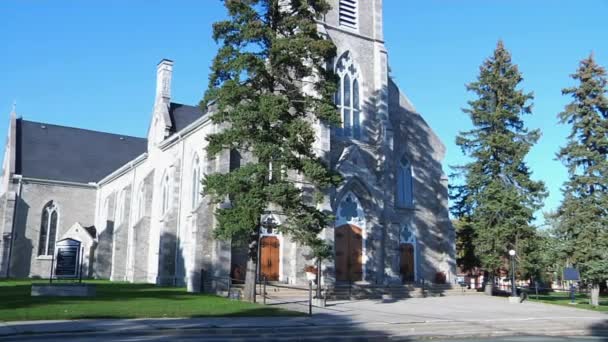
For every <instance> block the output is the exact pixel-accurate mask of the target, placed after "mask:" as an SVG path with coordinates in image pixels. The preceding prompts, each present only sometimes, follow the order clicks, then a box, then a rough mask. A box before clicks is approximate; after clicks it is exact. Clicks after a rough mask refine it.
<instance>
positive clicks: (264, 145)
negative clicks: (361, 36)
mask: <svg viewBox="0 0 608 342" xmlns="http://www.w3.org/2000/svg"><path fill="white" fill-rule="evenodd" d="M224 5H225V7H226V9H227V10H228V14H229V18H228V19H227V20H225V21H220V22H217V23H215V24H214V26H213V37H214V39H215V40H216V42H218V43H219V44H220V49H219V51H218V53H217V56H216V57H215V59H214V61H213V65H212V67H211V69H212V72H211V75H210V82H209V89H208V90H207V92H206V94H205V97H204V99H203V101H202V105H206V104H208V103H212V102H213V103H214V105H213V106H214V107H215V109H214V112H213V114H212V117H211V118H212V120H213V122H214V123H215V124H217V125H220V126H221V127H222V129H221V130H220V131H219V132H218V133H215V134H212V135H210V136H209V137H208V141H209V145H208V148H207V151H208V154H209V156H210V157H213V156H214V155H216V154H218V153H220V152H221V151H226V150H229V149H234V150H238V151H240V152H241V153H242V154H243V155H245V156H248V158H247V159H248V162H247V163H245V165H242V166H241V167H240V168H238V169H236V170H232V171H231V172H229V173H226V174H218V173H216V174H211V175H208V176H207V177H206V178H205V180H204V185H205V191H206V193H208V194H210V195H211V196H212V198H214V199H215V201H216V202H223V201H226V200H228V201H229V202H230V203H229V204H230V205H228V206H226V205H224V206H221V207H218V208H217V209H216V211H215V215H216V217H217V222H218V225H217V227H216V229H215V234H216V237H218V238H220V239H232V240H233V241H235V240H243V239H244V240H245V241H246V242H247V243H248V244H249V261H248V263H247V273H246V286H245V298H246V299H249V300H251V299H253V298H254V296H255V292H254V291H255V281H256V279H255V278H256V269H257V265H256V263H257V251H258V245H257V244H258V238H259V231H260V225H261V223H262V222H261V219H262V215H263V214H264V212H265V211H267V210H269V209H276V210H277V211H278V212H279V213H280V214H281V215H283V216H284V217H286V219H285V221H284V222H283V223H282V224H281V226H279V227H277V228H278V230H279V231H282V232H283V233H285V234H287V235H289V236H290V237H291V238H292V239H293V240H295V241H297V242H298V243H301V244H303V245H305V246H309V247H311V248H312V251H313V253H314V255H315V256H317V257H318V258H323V257H327V256H328V255H329V254H330V253H329V251H330V249H329V246H327V245H326V244H325V243H324V241H323V240H321V239H320V238H319V237H318V236H319V233H320V232H321V231H322V230H323V228H325V227H327V226H328V225H329V223H330V222H331V220H330V215H329V214H327V213H325V212H322V211H320V210H318V209H317V206H315V205H314V203H313V204H311V203H306V202H305V201H304V200H303V197H302V190H301V189H300V188H299V187H298V186H296V184H294V182H293V181H294V177H295V176H294V175H301V176H303V177H304V179H305V181H306V182H308V183H310V184H312V185H313V186H314V188H315V189H316V191H317V195H318V196H315V198H316V199H317V200H320V198H321V197H322V196H321V195H320V193H321V192H322V190H323V189H325V188H327V187H329V186H333V185H336V184H337V183H338V182H339V181H340V178H339V177H338V176H337V175H335V174H334V173H332V172H331V171H330V170H329V169H328V167H327V165H325V163H324V162H323V161H322V160H321V159H320V158H318V157H317V156H316V155H315V153H314V151H313V142H314V141H315V132H314V130H313V125H312V123H313V122H315V121H317V120H320V121H321V122H323V123H325V124H329V125H334V124H337V123H339V120H340V118H339V115H338V113H337V110H336V107H335V105H334V103H333V95H334V93H335V92H336V89H337V77H336V75H335V74H334V73H333V72H332V71H331V70H326V69H325V68H324V66H325V65H326V63H327V61H329V60H331V59H332V58H334V57H335V55H336V48H335V46H334V44H333V43H332V42H331V41H329V40H326V39H324V38H323V37H321V36H320V35H319V33H318V32H317V20H319V19H320V18H322V16H323V15H324V14H325V13H327V11H328V10H329V5H328V4H327V2H326V1H324V0H224Z"/></svg>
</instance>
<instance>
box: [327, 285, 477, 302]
mask: <svg viewBox="0 0 608 342" xmlns="http://www.w3.org/2000/svg"><path fill="white" fill-rule="evenodd" d="M477 294H478V292H477V291H476V290H468V289H462V288H460V287H458V288H457V287H452V286H451V285H430V286H429V285H426V286H424V287H423V286H422V285H419V284H405V285H394V286H378V285H350V286H349V285H338V286H335V287H333V288H330V289H328V291H327V298H328V299H329V300H349V299H350V300H353V299H382V298H385V299H386V298H390V299H405V298H424V297H446V296H463V295H477Z"/></svg>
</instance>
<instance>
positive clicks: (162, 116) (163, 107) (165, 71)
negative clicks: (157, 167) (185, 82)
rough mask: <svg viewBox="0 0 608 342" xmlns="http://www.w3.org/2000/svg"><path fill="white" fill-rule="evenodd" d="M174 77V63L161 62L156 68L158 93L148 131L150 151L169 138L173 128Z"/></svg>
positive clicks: (167, 60)
mask: <svg viewBox="0 0 608 342" xmlns="http://www.w3.org/2000/svg"><path fill="white" fill-rule="evenodd" d="M172 76H173V61H171V60H169V59H163V60H161V61H160V62H159V63H158V65H157V67H156V93H155V97H154V112H153V113H152V122H151V123H150V130H149V131H148V150H150V147H152V146H155V145H157V144H158V143H160V142H161V141H163V140H164V139H165V138H166V137H168V136H169V134H170V132H171V128H172V122H171V116H170V115H169V106H170V104H171V78H172Z"/></svg>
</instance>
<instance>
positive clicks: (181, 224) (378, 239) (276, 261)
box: [0, 0, 455, 291]
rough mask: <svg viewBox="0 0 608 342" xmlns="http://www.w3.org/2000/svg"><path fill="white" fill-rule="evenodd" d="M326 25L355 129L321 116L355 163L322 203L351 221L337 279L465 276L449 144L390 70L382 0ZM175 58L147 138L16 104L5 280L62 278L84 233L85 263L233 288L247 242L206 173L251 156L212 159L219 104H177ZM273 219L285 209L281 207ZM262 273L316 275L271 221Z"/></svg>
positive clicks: (7, 172) (97, 270)
mask: <svg viewBox="0 0 608 342" xmlns="http://www.w3.org/2000/svg"><path fill="white" fill-rule="evenodd" d="M332 5H333V9H332V10H331V11H330V12H329V13H328V14H327V15H326V16H325V18H324V20H323V22H320V23H319V30H321V32H322V33H323V34H325V35H326V36H327V37H328V39H331V40H332V41H334V42H335V44H336V46H337V48H338V58H336V60H335V61H332V63H331V64H332V65H331V67H333V68H335V71H336V73H337V74H338V75H339V76H340V90H339V92H338V94H336V104H337V106H338V109H339V111H340V113H341V116H342V127H339V128H331V129H330V128H329V127H326V126H324V125H322V124H318V123H317V124H315V129H316V131H317V140H316V142H315V150H316V151H317V153H318V154H319V155H320V156H322V157H323V158H325V159H326V161H327V162H328V163H329V165H330V166H331V167H332V168H334V169H335V170H337V171H339V172H340V173H341V174H342V175H343V176H344V182H343V184H342V185H340V186H339V187H338V188H336V189H331V190H330V191H329V192H328V193H327V194H326V195H327V196H326V201H324V203H322V204H320V206H322V207H323V209H327V210H331V211H332V212H333V213H334V215H335V217H336V222H335V224H334V225H333V226H332V227H328V228H326V229H325V230H324V232H323V233H322V234H323V237H324V238H325V239H326V240H327V241H328V242H329V243H330V244H331V245H333V246H334V252H335V257H334V258H333V260H329V261H325V262H324V263H323V265H322V274H323V282H324V283H325V284H327V285H331V284H340V283H364V284H383V285H387V284H399V283H403V282H415V281H420V280H422V279H425V280H427V281H442V280H443V279H445V280H446V281H454V280H455V279H454V274H455V261H454V258H455V255H454V254H455V246H454V240H455V233H454V230H453V228H452V226H451V223H450V220H449V216H448V199H447V178H446V176H445V174H444V172H443V169H442V160H443V157H444V154H445V147H444V145H443V144H442V143H441V141H440V139H439V138H438V137H437V136H436V135H435V134H434V133H433V131H432V129H431V128H430V127H429V126H428V125H427V123H426V122H425V121H424V119H423V118H422V116H421V115H420V114H419V113H418V112H417V111H416V110H415V108H414V107H413V106H412V104H411V103H410V101H409V100H408V99H407V97H406V96H405V95H404V94H403V92H402V91H401V90H400V89H399V87H398V86H397V85H396V83H395V82H394V81H393V80H392V79H391V77H390V76H389V72H388V70H389V69H388V54H387V51H386V48H385V46H384V36H383V31H382V30H383V24H382V20H383V19H382V1H381V0H370V1H367V0H366V1H361V0H359V1H358V0H333V1H332ZM172 72H173V62H172V61H170V60H162V61H161V62H160V63H159V64H158V66H157V85H156V94H155V99H154V109H153V112H152V115H151V120H150V123H149V133H148V136H147V137H146V138H138V137H130V136H124V135H117V134H110V133H104V132H97V131H92V130H84V129H78V128H70V127H63V126H57V125H52V124H47V123H39V122H32V121H27V120H26V119H24V118H18V117H17V115H16V113H14V112H13V113H11V117H10V125H9V133H8V140H7V145H6V149H5V154H4V164H3V174H2V185H1V186H2V188H1V192H2V194H1V196H0V239H1V240H0V277H41V278H45V277H48V276H49V274H50V270H51V261H52V258H53V253H54V250H55V242H56V241H59V240H61V239H63V238H73V239H76V240H78V241H81V242H82V244H83V246H84V249H85V253H84V264H83V265H84V266H83V267H84V268H83V269H84V275H85V276H88V277H94V278H105V279H111V280H115V281H130V282H147V283H156V284H159V285H181V286H187V287H188V289H189V290H190V291H200V290H205V291H207V290H213V291H220V290H222V289H224V288H225V287H226V284H227V283H229V280H228V279H229V278H237V279H238V278H241V277H243V276H244V265H245V262H246V251H244V250H243V247H241V246H238V245H236V244H233V243H231V242H230V241H220V240H216V239H214V237H213V229H214V226H215V224H216V223H215V218H214V215H213V212H214V209H215V204H212V203H210V200H209V198H208V197H207V196H205V195H204V194H202V188H201V183H200V180H201V178H202V177H204V175H205V174H209V173H213V172H229V171H230V170H231V169H233V168H236V167H239V165H240V163H241V162H244V161H242V160H241V157H240V155H238V153H234V152H230V151H226V152H224V153H222V154H220V155H219V156H216V157H215V158H213V159H210V158H207V156H206V151H205V147H206V143H207V142H206V139H205V137H206V136H207V135H209V134H211V133H213V132H217V130H219V129H220V127H217V126H216V125H214V124H213V123H212V122H211V121H210V119H209V113H210V112H211V111H212V110H213V109H212V107H210V108H206V109H205V110H202V109H201V108H199V107H198V106H189V105H184V104H178V103H174V102H172V101H171V78H172ZM264 219H265V220H274V221H275V223H279V224H280V221H281V217H280V215H275V214H274V213H272V212H269V213H268V215H267V217H265V218H264ZM260 239H261V241H260V242H261V250H260V258H261V261H262V262H261V263H260V264H261V266H260V273H261V274H262V275H263V276H264V277H266V278H267V279H269V280H273V281H280V282H285V283H289V284H303V283H305V282H306V274H305V271H304V269H305V267H306V266H311V265H314V261H313V260H311V259H310V257H309V256H308V253H307V248H305V247H303V246H299V245H298V244H297V243H295V242H293V241H291V240H290V237H289V236H285V235H283V234H282V233H281V232H280V231H277V230H273V229H263V231H262V235H261V237H260Z"/></svg>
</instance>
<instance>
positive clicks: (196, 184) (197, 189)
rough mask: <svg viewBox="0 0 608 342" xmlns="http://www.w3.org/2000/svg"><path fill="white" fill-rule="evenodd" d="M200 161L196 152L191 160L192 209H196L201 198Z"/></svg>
mask: <svg viewBox="0 0 608 342" xmlns="http://www.w3.org/2000/svg"><path fill="white" fill-rule="evenodd" d="M201 177H202V173H201V162H200V158H199V157H198V155H197V154H195V155H194V159H193V160H192V193H191V197H192V210H194V209H196V208H197V207H198V205H199V203H200V200H201Z"/></svg>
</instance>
